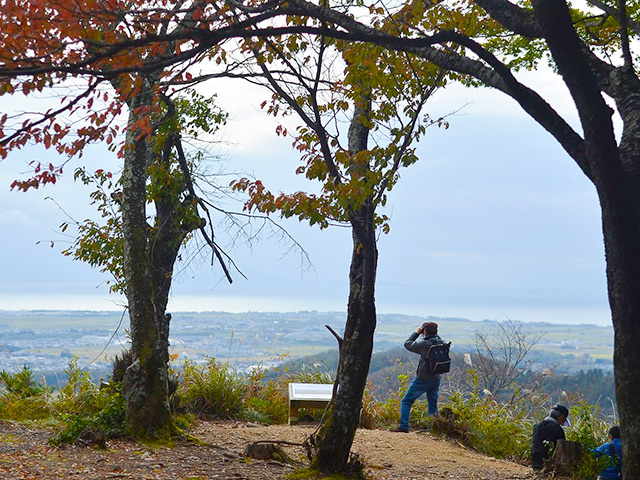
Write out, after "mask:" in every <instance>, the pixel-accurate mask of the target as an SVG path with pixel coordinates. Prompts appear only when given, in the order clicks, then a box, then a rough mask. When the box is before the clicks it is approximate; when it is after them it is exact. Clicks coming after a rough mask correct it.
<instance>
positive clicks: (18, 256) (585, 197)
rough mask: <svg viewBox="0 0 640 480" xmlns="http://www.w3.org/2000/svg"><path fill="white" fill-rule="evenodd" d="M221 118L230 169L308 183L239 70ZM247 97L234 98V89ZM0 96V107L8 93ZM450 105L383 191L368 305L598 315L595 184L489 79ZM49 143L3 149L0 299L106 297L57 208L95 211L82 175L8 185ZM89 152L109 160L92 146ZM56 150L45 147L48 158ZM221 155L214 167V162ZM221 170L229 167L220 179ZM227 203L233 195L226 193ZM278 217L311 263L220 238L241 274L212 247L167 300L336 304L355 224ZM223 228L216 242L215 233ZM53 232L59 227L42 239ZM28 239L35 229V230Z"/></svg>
mask: <svg viewBox="0 0 640 480" xmlns="http://www.w3.org/2000/svg"><path fill="white" fill-rule="evenodd" d="M530 75H535V76H536V78H537V79H536V85H537V86H538V88H539V89H542V90H543V91H544V92H545V95H547V96H548V98H549V99H551V100H552V104H553V105H554V106H555V107H556V108H558V109H559V110H561V111H563V112H570V111H571V104H570V99H569V98H568V97H567V95H566V93H565V91H564V90H563V89H562V87H561V85H558V84H557V83H554V82H553V81H552V80H551V77H552V76H551V75H547V74H544V75H541V74H530ZM219 89H220V90H219V91H223V92H226V93H225V94H224V95H220V104H221V105H222V106H223V107H224V108H225V109H227V110H228V111H229V112H230V114H231V118H230V121H229V123H228V125H227V127H226V128H225V131H224V133H223V138H224V139H225V141H226V142H227V144H226V145H222V146H220V147H219V151H220V153H221V154H222V155H223V156H225V158H226V161H225V162H224V165H223V167H224V168H225V169H226V170H227V171H233V172H238V171H246V172H251V173H253V174H254V175H255V176H256V178H260V179H263V180H264V182H265V183H266V184H267V186H268V187H270V188H272V189H273V190H275V191H278V190H285V191H290V190H291V189H302V188H308V185H309V184H308V183H307V181H306V180H305V179H304V178H300V177H296V176H295V175H294V174H293V172H294V171H295V168H296V167H297V166H298V162H297V158H296V154H295V152H294V151H293V150H292V149H291V148H290V141H291V140H290V139H283V138H281V137H276V136H275V134H274V133H273V131H274V128H275V124H274V122H273V120H272V119H269V118H266V117H265V116H264V114H263V113H262V112H260V111H259V108H258V105H259V103H260V102H261V101H262V100H263V99H265V98H267V95H266V94H265V93H264V92H256V91H254V90H253V89H250V88H249V87H247V85H245V84H243V83H233V84H232V86H229V85H225V86H222V87H219ZM239 99H242V103H239ZM16 100H18V101H23V99H14V100H12V99H9V98H8V97H7V96H3V97H0V110H8V109H11V108H16V104H15V103H14V104H10V103H9V102H12V101H14V102H15V101H16ZM460 107H464V108H462V110H460V111H459V112H458V113H457V114H456V115H455V116H453V117H451V118H450V119H449V120H450V124H451V126H450V128H449V129H448V130H444V129H437V128H433V129H431V130H430V131H429V133H428V134H427V135H426V136H425V137H424V138H423V140H422V141H421V144H420V146H419V149H418V151H419V157H420V160H419V162H418V163H417V164H416V165H414V166H412V167H410V168H409V169H407V170H404V171H403V172H402V178H401V180H400V182H399V183H398V185H397V186H396V188H394V190H393V191H392V192H391V194H390V197H389V203H388V213H389V214H390V215H391V233H390V234H389V235H383V236H382V237H381V238H380V241H379V253H380V257H379V270H378V283H377V295H376V298H377V306H378V311H379V312H381V313H403V314H415V315H422V316H428V315H437V316H445V317H465V318H470V319H474V320H481V319H485V318H488V319H506V318H511V319H517V320H523V321H550V322H563V323H564V322H566V323H582V322H585V323H598V324H603V325H604V324H608V323H609V322H610V314H609V310H608V305H607V295H606V282H605V263H604V253H603V244H602V231H601V225H600V210H599V207H598V202H597V197H596V193H595V189H594V187H593V186H592V185H591V184H590V183H589V181H588V180H587V179H586V177H584V175H583V174H582V173H581V172H580V171H579V169H578V168H577V167H576V165H575V164H574V163H573V161H572V160H571V159H570V158H569V157H568V156H567V155H566V153H565V152H564V151H563V150H562V149H561V148H560V147H559V146H558V145H557V144H556V142H555V140H553V139H552V137H551V136H550V135H549V134H548V133H546V132H545V131H543V130H542V128H541V127H539V126H538V125H537V124H535V123H534V122H533V121H532V120H530V119H529V118H528V117H527V116H526V115H525V114H524V113H523V112H521V110H520V109H519V107H518V106H517V105H515V103H514V102H512V101H510V100H508V99H506V98H505V97H503V96H501V95H500V94H498V93H495V92H490V91H488V90H469V89H464V88H461V87H456V88H451V89H448V90H447V91H445V92H442V93H441V94H439V95H438V96H436V98H434V101H432V102H431V104H428V105H427V110H428V111H429V112H430V113H431V115H432V116H433V117H437V116H439V115H443V114H447V113H449V112H451V111H454V110H458V109H459V108H460ZM51 155H53V153H51V152H49V151H43V150H41V149H40V148H29V149H26V150H23V151H20V152H16V153H14V154H12V155H11V156H10V157H9V158H8V159H7V160H5V161H3V162H2V163H0V231H1V232H2V235H1V236H0V252H2V253H1V257H0V258H1V262H2V265H1V268H0V309H4V310H17V309H91V310H112V309H116V308H118V306H119V305H121V304H122V303H123V302H122V299H119V298H117V297H114V296H110V295H109V294H108V292H107V290H108V289H107V287H106V285H105V284H104V281H105V280H106V279H107V277H105V276H104V275H102V274H100V273H99V272H96V271H95V270H92V269H91V268H90V267H88V266H87V265H84V264H81V263H79V262H74V261H72V260H70V259H69V258H65V257H63V256H62V255H61V254H60V250H61V248H63V247H64V246H66V245H65V243H64V242H65V239H64V237H62V236H61V235H60V234H59V230H58V227H59V225H60V223H61V222H62V221H64V220H65V214H64V213H63V212H62V211H61V210H60V209H59V208H58V207H57V206H56V203H54V202H53V201H51V200H46V199H45V197H47V196H48V197H52V198H53V199H54V200H55V202H57V204H59V205H60V206H62V207H63V208H64V209H65V210H66V211H67V212H68V213H69V214H70V215H72V216H73V217H74V218H76V219H83V218H86V217H88V216H90V215H92V212H93V210H92V209H91V208H90V207H88V206H87V203H88V197H87V193H88V192H87V191H86V189H83V188H81V187H80V186H79V185H77V184H74V183H73V181H72V179H71V177H72V173H73V169H74V167H75V165H77V163H75V164H73V165H72V166H69V167H67V169H66V178H65V179H64V180H63V181H62V182H61V183H59V184H58V185H55V186H47V187H46V188H44V189H41V190H38V191H30V192H28V193H20V192H15V191H14V192H10V191H9V185H10V183H11V182H12V181H13V180H14V179H15V178H18V177H20V172H25V171H27V170H28V169H27V167H26V164H27V162H28V161H30V160H33V159H38V160H43V161H46V162H48V161H49V158H50V156H51ZM83 161H85V162H90V164H91V165H93V166H95V168H110V169H113V170H114V171H115V170H117V169H118V168H119V167H118V165H117V162H114V159H113V158H112V154H109V153H108V152H106V151H105V150H103V149H101V148H92V149H91V150H90V151H88V152H87V154H86V155H85V158H84V160H83ZM54 163H55V162H54ZM214 168H218V167H214ZM228 180H229V179H228V178H227V179H225V180H224V181H225V182H227V181H228ZM229 207H233V205H229ZM281 224H282V225H283V226H284V227H285V228H286V229H287V230H288V231H289V232H290V233H291V234H292V235H293V236H294V237H295V238H296V240H297V241H298V242H300V243H301V244H302V245H303V246H304V248H305V249H306V251H307V252H308V253H309V255H310V259H311V262H312V264H313V268H312V269H305V268H304V265H302V264H301V257H300V254H299V253H297V252H296V251H295V250H293V251H289V246H288V245H287V244H286V243H283V242H282V241H279V239H278V238H277V236H270V235H267V234H265V235H263V236H262V239H261V241H260V242H258V243H254V244H253V245H252V246H251V247H249V246H248V245H246V244H244V243H237V244H236V245H235V247H233V248H230V250H229V253H231V254H232V256H233V258H234V260H235V261H236V263H237V264H238V266H239V267H240V268H241V270H242V271H243V273H244V274H245V275H246V277H247V279H244V278H242V277H241V276H240V275H237V274H236V275H234V278H235V282H234V283H233V284H232V285H228V284H227V283H226V282H225V281H224V280H223V279H222V277H221V275H220V272H219V269H218V268H213V269H212V268H211V267H210V266H209V265H208V263H207V259H200V260H199V261H196V262H192V263H190V264H185V263H182V264H180V265H179V266H178V271H179V273H178V275H177V277H176V282H175V287H174V290H173V295H172V300H171V303H170V309H172V310H224V311H236V312H241V311H248V310H256V311H297V310H319V311H327V310H336V311H344V310H345V309H346V303H347V294H348V278H347V275H348V269H349V261H350V253H351V252H350V248H351V240H350V232H349V230H348V229H346V228H340V227H334V228H330V229H328V230H325V231H320V230H319V229H317V228H311V227H308V226H306V225H305V224H300V223H299V222H298V221H297V220H289V221H286V222H284V221H281ZM219 238H220V239H221V241H222V242H223V243H225V240H224V238H225V235H224V232H221V233H220V234H219ZM51 240H54V241H55V245H54V246H53V248H52V247H51ZM38 242H40V243H39V244H38Z"/></svg>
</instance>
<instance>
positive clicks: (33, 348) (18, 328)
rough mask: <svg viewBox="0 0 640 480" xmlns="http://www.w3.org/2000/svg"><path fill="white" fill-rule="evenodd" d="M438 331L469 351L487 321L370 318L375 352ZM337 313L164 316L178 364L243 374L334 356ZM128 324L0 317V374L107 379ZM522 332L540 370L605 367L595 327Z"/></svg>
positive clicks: (602, 338)
mask: <svg viewBox="0 0 640 480" xmlns="http://www.w3.org/2000/svg"><path fill="white" fill-rule="evenodd" d="M427 320H428V321H435V322H437V323H438V324H439V325H440V333H441V335H442V337H443V338H445V339H447V340H448V341H451V342H452V348H453V349H454V351H456V352H459V353H462V352H465V351H473V350H474V348H475V333H476V332H483V331H489V330H490V329H491V328H494V327H495V326H496V322H495V321H493V320H485V321H480V322H477V321H471V320H466V319H460V318H437V317H428V316H425V317H417V316H407V315H394V314H384V315H379V316H378V325H377V330H376V337H375V350H376V351H377V352H382V351H385V350H388V349H391V348H394V347H398V346H401V345H402V343H403V341H404V339H405V338H406V337H407V336H408V335H409V333H411V332H412V331H413V330H415V328H416V326H417V325H419V324H420V323H422V322H424V321H427ZM344 321H345V314H344V313H340V312H326V313H323V312H316V311H303V312H288V313H282V312H272V313H262V312H248V313H225V312H175V313H173V314H172V320H171V326H170V328H171V330H170V351H171V354H172V355H173V357H174V358H175V359H176V360H175V361H176V362H177V363H178V364H179V363H180V362H183V361H185V360H191V361H194V362H197V363H199V362H204V361H206V359H207V358H211V357H214V358H216V359H217V360H218V361H221V362H228V363H229V364H230V365H232V366H233V367H235V368H237V369H239V370H244V369H247V368H249V367H252V366H256V365H261V366H263V367H265V368H266V367H271V366H275V365H278V364H280V363H282V362H284V361H288V360H292V359H298V358H302V357H305V356H308V355H313V354H318V353H320V352H323V351H326V350H329V349H335V348H336V346H337V343H336V340H335V338H334V337H333V336H332V335H331V333H330V332H329V331H328V330H327V329H326V328H325V325H329V326H330V327H332V328H333V329H334V330H335V331H336V332H338V333H341V332H342V330H343V329H344ZM128 325H129V319H128V316H127V315H126V313H123V312H112V311H111V312H93V311H0V370H6V371H16V370H18V369H21V368H22V367H23V365H28V366H29V368H31V370H32V371H34V373H36V374H37V375H38V376H44V377H46V378H47V381H48V382H50V383H53V384H54V385H55V382H56V379H57V378H60V377H62V376H64V369H65V368H66V367H67V365H68V362H69V360H70V359H72V358H73V357H77V358H78V365H79V366H80V367H85V368H87V369H89V370H90V371H92V373H93V374H94V375H95V376H97V377H99V376H107V375H108V373H109V370H110V365H111V360H112V359H113V357H114V356H115V355H116V354H117V353H119V352H121V351H122V350H124V349H126V348H127V342H128V338H127V329H128ZM523 327H524V328H525V330H526V331H528V332H530V333H531V334H532V335H538V334H541V335H542V336H541V338H540V340H539V341H538V343H537V344H536V346H535V347H534V349H533V350H532V352H533V353H532V354H535V355H536V362H537V363H538V365H539V366H540V368H544V367H545V366H546V365H547V364H549V365H550V364H553V365H554V366H555V367H556V368H559V369H561V370H562V371H564V372H567V373H572V372H577V371H580V370H588V369H593V368H598V369H601V370H603V371H604V372H610V371H611V370H612V368H613V364H612V357H613V331H612V328H611V327H601V326H596V325H557V324H548V323H527V324H524V325H523Z"/></svg>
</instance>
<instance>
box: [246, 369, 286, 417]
mask: <svg viewBox="0 0 640 480" xmlns="http://www.w3.org/2000/svg"><path fill="white" fill-rule="evenodd" d="M246 407H247V408H246V411H245V417H246V418H247V420H252V421H256V422H261V423H267V424H274V423H286V421H287V417H288V414H289V394H288V391H287V383H286V382H285V381H282V379H280V380H268V381H266V382H264V381H263V379H262V378H259V377H256V376H253V377H252V378H251V389H250V394H249V398H248V400H247V405H246Z"/></svg>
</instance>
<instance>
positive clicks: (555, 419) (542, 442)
mask: <svg viewBox="0 0 640 480" xmlns="http://www.w3.org/2000/svg"><path fill="white" fill-rule="evenodd" d="M568 417H569V409H568V408H567V407H565V406H564V405H559V404H558V405H554V406H553V407H551V412H550V413H549V416H548V417H547V418H545V419H544V420H543V421H541V422H540V423H538V424H536V425H535V426H534V427H533V442H532V445H531V466H532V467H533V469H534V470H540V469H541V468H542V467H543V466H544V460H545V459H546V458H548V457H549V446H550V445H551V444H552V445H553V448H555V446H556V442H557V441H558V440H564V439H565V436H564V430H563V428H562V425H564V424H565V423H566V422H567V418H568Z"/></svg>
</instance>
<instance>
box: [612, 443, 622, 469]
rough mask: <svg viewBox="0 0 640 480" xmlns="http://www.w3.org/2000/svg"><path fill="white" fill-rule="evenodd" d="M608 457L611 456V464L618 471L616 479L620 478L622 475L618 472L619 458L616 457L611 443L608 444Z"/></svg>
mask: <svg viewBox="0 0 640 480" xmlns="http://www.w3.org/2000/svg"><path fill="white" fill-rule="evenodd" d="M609 455H611V456H612V457H613V464H614V465H615V466H616V468H617V469H618V478H620V474H621V473H622V472H621V471H620V458H619V457H618V454H617V453H616V449H615V448H614V447H613V442H609Z"/></svg>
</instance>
